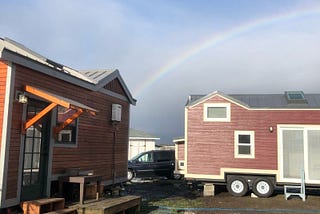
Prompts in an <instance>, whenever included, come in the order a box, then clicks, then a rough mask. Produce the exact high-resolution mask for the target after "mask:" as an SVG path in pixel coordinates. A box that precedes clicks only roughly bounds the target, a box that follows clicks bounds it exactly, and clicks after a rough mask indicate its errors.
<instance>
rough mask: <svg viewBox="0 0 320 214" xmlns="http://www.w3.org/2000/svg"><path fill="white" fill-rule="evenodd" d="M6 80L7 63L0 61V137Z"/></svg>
mask: <svg viewBox="0 0 320 214" xmlns="http://www.w3.org/2000/svg"><path fill="white" fill-rule="evenodd" d="M6 80H7V65H6V64H5V63H4V62H2V61H0V139H1V138H2V124H3V111H4V99H5V94H6ZM0 151H1V141H0Z"/></svg>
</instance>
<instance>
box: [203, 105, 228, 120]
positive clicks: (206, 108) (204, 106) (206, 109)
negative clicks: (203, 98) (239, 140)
mask: <svg viewBox="0 0 320 214" xmlns="http://www.w3.org/2000/svg"><path fill="white" fill-rule="evenodd" d="M230 106H231V105H230V103H205V104H204V105H203V120H204V121H211V122H230V121H231V111H230ZM210 107H226V108H227V117H226V118H208V108H210Z"/></svg>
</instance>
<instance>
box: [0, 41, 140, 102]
mask: <svg viewBox="0 0 320 214" xmlns="http://www.w3.org/2000/svg"><path fill="white" fill-rule="evenodd" d="M0 59H2V60H6V61H11V62H14V63H16V64H20V65H23V66H25V67H29V68H31V69H34V70H37V71H39V72H42V73H46V74H48V75H51V76H54V77H55V78H58V79H62V80H64V81H67V82H70V83H72V84H76V85H79V86H81V87H84V88H88V89H90V90H93V91H97V90H99V89H101V88H103V87H104V86H105V84H107V83H108V82H110V81H111V80H113V79H115V78H118V79H119V80H120V83H121V84H122V86H123V88H124V90H125V93H126V96H127V99H128V101H129V102H130V103H131V104H134V105H135V103H136V100H135V99H134V98H133V97H132V95H131V93H130V91H129V90H128V88H127V86H126V85H125V83H124V81H123V79H122V78H121V75H120V73H119V71H118V70H117V69H105V70H95V71H78V70H75V69H72V68H70V67H67V66H65V65H62V64H60V63H57V62H54V61H53V60H50V59H47V58H46V57H44V56H42V55H40V54H38V53H36V52H34V51H32V50H30V49H29V48H27V47H25V46H24V45H22V44H20V43H18V42H16V41H13V40H11V39H9V38H4V39H2V38H0ZM111 94H112V93H111Z"/></svg>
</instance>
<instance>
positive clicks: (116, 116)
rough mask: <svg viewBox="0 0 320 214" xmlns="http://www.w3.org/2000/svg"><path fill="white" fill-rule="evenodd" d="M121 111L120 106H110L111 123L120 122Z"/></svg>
mask: <svg viewBox="0 0 320 214" xmlns="http://www.w3.org/2000/svg"><path fill="white" fill-rule="evenodd" d="M121 110H122V106H121V105H120V104H112V118H111V120H112V121H115V122H120V121H121Z"/></svg>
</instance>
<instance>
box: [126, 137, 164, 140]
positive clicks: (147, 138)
mask: <svg viewBox="0 0 320 214" xmlns="http://www.w3.org/2000/svg"><path fill="white" fill-rule="evenodd" d="M129 140H160V138H158V137H154V138H153V137H129Z"/></svg>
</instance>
